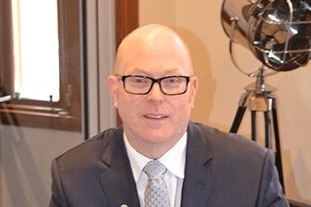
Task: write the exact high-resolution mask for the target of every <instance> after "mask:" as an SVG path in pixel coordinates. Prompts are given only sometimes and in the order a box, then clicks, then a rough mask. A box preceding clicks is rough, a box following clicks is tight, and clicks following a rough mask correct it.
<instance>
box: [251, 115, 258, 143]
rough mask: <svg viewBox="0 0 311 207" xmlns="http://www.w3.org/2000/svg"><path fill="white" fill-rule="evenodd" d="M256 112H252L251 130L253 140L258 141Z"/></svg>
mask: <svg viewBox="0 0 311 207" xmlns="http://www.w3.org/2000/svg"><path fill="white" fill-rule="evenodd" d="M256 117H257V116H256V111H251V130H252V136H251V138H252V140H253V141H255V142H256V141H257V127H256V120H257V118H256Z"/></svg>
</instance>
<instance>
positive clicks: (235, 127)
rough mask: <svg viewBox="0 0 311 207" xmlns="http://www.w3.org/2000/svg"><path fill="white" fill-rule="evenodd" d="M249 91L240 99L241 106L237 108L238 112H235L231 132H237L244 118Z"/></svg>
mask: <svg viewBox="0 0 311 207" xmlns="http://www.w3.org/2000/svg"><path fill="white" fill-rule="evenodd" d="M248 97H249V93H244V94H242V95H241V98H240V100H239V107H238V109H237V112H236V114H235V117H234V120H233V123H232V126H231V129H230V132H232V133H236V132H237V131H238V129H239V127H240V124H241V121H242V119H243V116H244V113H245V110H246V102H247V100H248Z"/></svg>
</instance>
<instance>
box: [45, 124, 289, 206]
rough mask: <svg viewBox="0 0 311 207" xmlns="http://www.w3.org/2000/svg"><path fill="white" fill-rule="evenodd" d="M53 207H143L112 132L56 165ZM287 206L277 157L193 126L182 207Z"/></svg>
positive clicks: (119, 134) (119, 132) (119, 138)
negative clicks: (276, 160) (124, 205)
mask: <svg viewBox="0 0 311 207" xmlns="http://www.w3.org/2000/svg"><path fill="white" fill-rule="evenodd" d="M52 178H53V181H52V197H51V201H50V207H56V206H61V207H69V206H71V207H118V206H121V205H122V204H126V205H127V206H129V207H139V206H140V204H139V199H138V195H137V191H136V185H135V181H134V179H133V175H132V171H131V167H130V163H129V159H128V157H127V154H126V150H125V145H124V142H123V128H122V127H119V128H116V129H108V130H106V131H104V132H102V133H101V134H99V135H97V136H95V137H93V138H92V139H89V140H88V141H86V142H84V143H82V144H81V145H79V146H77V147H75V148H73V149H71V150H69V151H67V152H65V153H64V154H63V155H61V156H59V157H58V158H56V159H55V160H53V163H52ZM203 206H206V207H207V206H208V207H267V206H270V207H272V206H273V207H284V206H288V204H287V200H286V199H285V197H284V195H283V193H282V188H281V186H280V184H279V178H278V174H277V171H276V168H275V165H274V153H273V152H272V151H270V150H267V149H264V148H262V147H260V146H259V145H257V144H256V143H253V142H251V141H249V140H248V139H246V138H243V137H240V136H239V135H236V134H228V133H223V132H221V131H218V130H217V129H214V128H210V127H207V126H204V125H201V124H195V123H192V122H190V123H189V126H188V143H187V152H186V168H185V179H184V183H183V190H182V207H203Z"/></svg>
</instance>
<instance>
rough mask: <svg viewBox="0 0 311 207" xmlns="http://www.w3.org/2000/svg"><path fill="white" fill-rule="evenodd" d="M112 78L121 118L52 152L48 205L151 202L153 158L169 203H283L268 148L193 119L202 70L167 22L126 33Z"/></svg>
mask: <svg viewBox="0 0 311 207" xmlns="http://www.w3.org/2000/svg"><path fill="white" fill-rule="evenodd" d="M108 84H109V88H110V91H111V94H112V96H113V100H114V106H115V107H116V108H117V109H118V112H119V114H120V117H121V119H122V121H123V124H122V126H120V127H118V128H115V129H108V130H106V131H104V132H102V133H101V134H99V135H97V136H95V137H93V138H92V139H90V140H88V141H86V142H84V143H82V144H81V145H79V146H77V147H75V148H73V149H71V150H69V151H67V152H66V153H64V154H63V155H61V156H59V157H58V158H56V159H55V160H54V161H53V164H52V178H53V182H52V198H51V202H50V207H55V206H61V207H65V206H66V207H67V206H71V207H86V206H90V207H116V206H129V207H138V206H142V207H143V206H147V202H149V201H147V200H145V199H146V198H145V197H147V194H148V193H147V194H146V196H145V191H147V188H149V187H148V185H149V180H151V178H150V179H148V176H149V175H147V172H145V165H146V164H147V163H148V162H149V161H150V160H157V161H156V162H157V163H161V164H160V165H161V166H165V169H166V170H165V174H164V183H165V184H164V185H165V188H166V191H167V192H168V196H167V200H168V201H167V203H169V206H171V207H179V206H183V207H201V206H202V207H203V206H208V207H227V206H230V207H251V206H256V207H268V206H269V207H283V206H288V203H287V200H286V198H285V196H284V195H283V192H282V188H281V185H280V183H279V178H278V174H277V171H276V168H275V165H274V156H273V152H272V151H270V150H268V149H264V148H262V147H260V146H259V145H257V144H256V143H254V142H251V141H250V140H248V139H245V138H243V137H240V136H239V135H236V134H228V133H224V132H221V131H218V130H216V129H214V128H211V127H208V126H204V125H202V124H198V123H193V122H191V121H189V120H190V113H191V108H192V107H193V104H194V98H195V95H196V92H197V89H198V79H197V77H195V76H194V74H193V68H192V63H191V58H190V55H189V52H188V49H187V47H186V45H185V43H184V42H183V41H182V40H181V38H180V37H179V36H178V35H177V34H176V33H175V32H174V31H173V30H171V29H170V28H168V27H165V26H163V25H158V24H151V25H146V26H143V27H141V28H138V29H136V30H135V31H133V32H132V33H131V34H129V35H128V36H127V37H126V38H125V39H124V40H123V41H122V43H121V45H120V47H119V49H118V52H117V55H116V62H115V69H114V75H111V76H110V77H109V78H108ZM163 197H164V196H163ZM165 197H166V196H165ZM155 204H158V203H157V202H155ZM155 206H161V205H159V204H158V205H155ZM162 207H163V206H162Z"/></svg>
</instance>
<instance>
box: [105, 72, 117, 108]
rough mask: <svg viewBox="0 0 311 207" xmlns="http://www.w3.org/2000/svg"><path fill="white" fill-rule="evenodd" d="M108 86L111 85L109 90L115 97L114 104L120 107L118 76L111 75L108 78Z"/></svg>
mask: <svg viewBox="0 0 311 207" xmlns="http://www.w3.org/2000/svg"><path fill="white" fill-rule="evenodd" d="M107 82H108V86H109V91H110V94H111V96H112V98H113V106H114V107H115V108H118V99H117V97H118V87H119V85H118V84H119V80H118V78H117V77H116V76H114V75H110V76H109V77H108V79H107Z"/></svg>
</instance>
